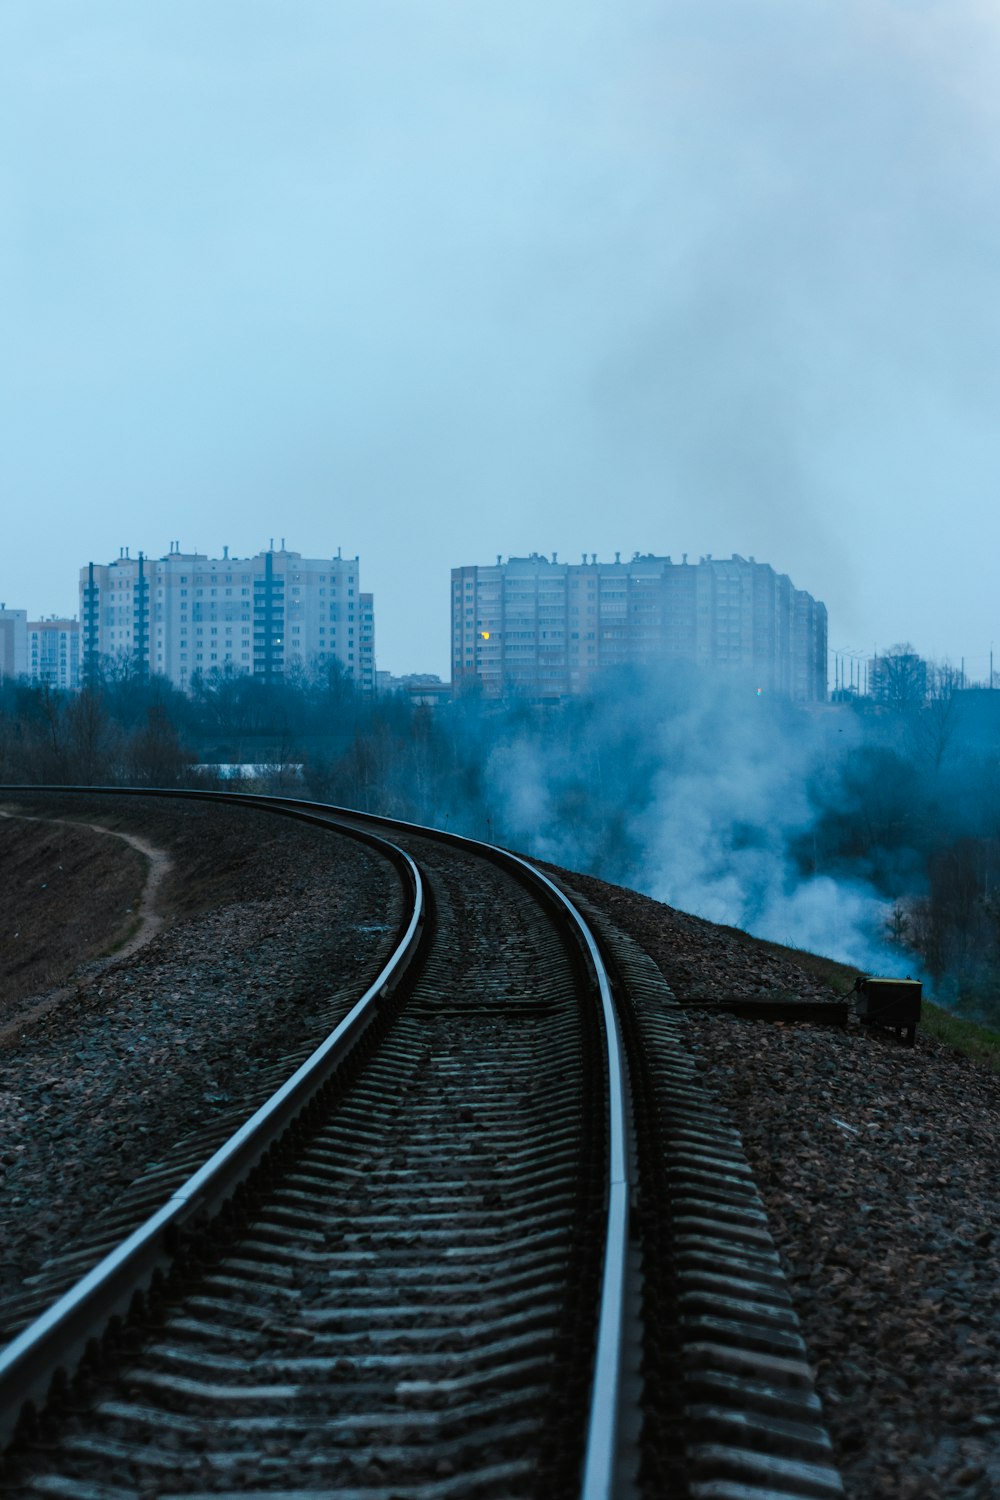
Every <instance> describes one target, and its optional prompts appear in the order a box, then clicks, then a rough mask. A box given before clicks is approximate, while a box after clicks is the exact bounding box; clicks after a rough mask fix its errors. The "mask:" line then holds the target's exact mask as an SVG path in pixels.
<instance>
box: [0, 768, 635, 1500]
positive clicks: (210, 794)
mask: <svg viewBox="0 0 1000 1500" xmlns="http://www.w3.org/2000/svg"><path fill="white" fill-rule="evenodd" d="M36 792H53V793H58V792H61V793H64V794H70V793H72V794H80V795H100V794H109V793H110V794H118V795H130V796H133V797H134V796H162V797H191V798H194V799H198V800H205V801H218V802H228V803H237V804H239V805H242V806H253V807H259V808H262V809H273V810H276V811H279V810H280V811H283V812H285V813H286V814H287V815H290V816H293V817H301V818H302V819H303V820H304V821H308V822H317V823H320V824H322V823H324V822H326V823H328V824H335V826H337V827H338V828H342V829H343V828H345V827H347V826H349V825H350V824H351V823H353V824H354V825H355V826H356V827H359V828H360V827H364V826H366V825H373V824H374V825H378V826H380V827H383V828H389V829H393V830H396V831H398V832H401V833H403V834H406V835H410V836H413V837H417V838H431V839H435V840H437V841H439V842H441V843H444V844H447V845H450V846H452V847H458V848H463V849H467V850H468V851H469V852H471V853H475V854H477V855H478V856H479V857H481V858H487V859H489V860H490V861H491V862H493V863H496V864H500V865H501V866H507V867H508V868H509V869H511V870H513V871H517V872H519V873H520V876H521V878H522V879H524V880H526V881H527V882H528V883H529V884H530V885H534V886H535V887H540V888H541V889H542V890H543V891H544V893H545V895H546V898H547V899H548V900H549V902H550V903H552V904H553V905H555V906H556V908H557V910H559V911H561V912H562V913H563V916H564V917H565V919H566V920H567V921H568V923H569V925H570V927H571V929H572V930H573V931H574V932H575V934H576V938H577V941H578V942H579V944H580V946H581V948H582V950H583V953H584V954H585V957H586V961H587V963H588V966H589V968H590V970H591V977H592V979H593V981H594V983H595V986H596V988H597V992H598V995H599V997H600V1012H601V1019H602V1022H603V1029H604V1036H605V1048H606V1052H605V1064H606V1069H607V1111H608V1113H607V1147H608V1153H607V1178H606V1184H605V1199H606V1203H605V1242H604V1256H603V1268H602V1275H601V1302H600V1309H599V1313H598V1320H597V1337H596V1341H595V1350H594V1362H593V1372H592V1377H591V1395H590V1403H589V1416H588V1423H587V1435H586V1443H585V1448H584V1457H583V1463H582V1473H581V1483H580V1491H579V1493H580V1497H581V1500H612V1497H613V1496H614V1494H615V1491H616V1484H615V1479H616V1468H617V1463H618V1430H619V1424H620V1406H621V1392H622V1380H621V1367H622V1343H623V1330H624V1320H625V1294H626V1268H627V1257H628V1235H629V1193H630V1182H629V1163H628V1147H627V1141H628V1109H629V1106H628V1084H627V1075H626V1070H625V1065H624V1062H623V1050H622V1040H621V1033H620V1029H619V1025H618V1020H617V1018H616V1015H615V1008H614V1003H613V1000H612V994H611V981H610V978H609V975H608V971H607V968H606V966H605V963H604V960H603V958H602V956H601V951H600V947H599V945H598V943H597V940H596V938H595V937H594V934H593V932H592V931H591V929H590V926H589V924H588V923H587V921H586V920H585V918H584V917H583V915H582V913H581V912H580V911H579V910H578V909H577V908H576V906H575V905H574V904H573V902H572V901H570V899H569V898H568V897H567V896H566V894H565V893H564V892H563V891H561V890H560V889H559V887H558V886H557V885H556V884H555V882H554V881H552V880H550V879H549V877H548V876H547V875H545V874H544V873H543V872H542V871H541V870H539V869H537V868H536V866H534V865H532V864H531V863H530V862H529V861H528V860H526V859H523V858H522V857H521V856H520V855H517V854H514V853H512V852H511V851H510V850H507V849H503V848H501V847H499V846H498V845H495V844H488V843H485V842H484V841H482V840H480V839H472V838H467V837H466V836H465V835H463V834H457V833H451V832H447V831H445V830H444V829H438V828H431V827H425V826H423V825H421V824H417V823H409V822H406V821H405V820H403V819H398V818H389V817H383V816H380V815H378V814H376V813H366V812H360V811H358V810H356V809H352V808H344V807H338V806H334V805H331V804H327V803H320V802H312V801H309V800H307V799H303V798H292V797H278V796H272V795H266V794H262V793H242V792H236V793H231V792H215V791H204V790H192V791H187V790H184V789H180V788H177V789H174V788H161V789H156V788H134V787H128V788H125V787H80V786H20V787H17V786H0V796H5V797H6V796H16V795H17V794H19V793H20V794H21V795H26V794H28V795H30V794H32V793H36ZM401 852H402V851H401ZM407 858H408V856H407ZM415 869H416V867H415V866H414V870H415ZM418 879H419V875H418ZM373 988H374V987H373ZM352 1014H353V1012H352ZM349 1019H350V1018H349V1017H348V1018H347V1020H349ZM341 1024H342V1026H343V1025H346V1020H345V1022H343V1023H341ZM340 1029H341V1028H340V1027H338V1032H339V1031H340ZM324 1045H325V1044H324ZM310 1061H311V1060H310ZM265 1108H266V1106H265ZM255 1118H256V1117H255ZM249 1123H252V1122H248V1124H249ZM223 1149H225V1148H223ZM213 1160H214V1158H213ZM202 1170H206V1169H202ZM198 1176H200V1174H197V1173H196V1174H195V1177H194V1178H192V1179H191V1182H192V1183H193V1182H194V1181H195V1180H196V1179H197V1177H198ZM185 1186H187V1184H186V1185H185ZM182 1191H183V1189H182ZM168 1206H169V1205H168ZM165 1211H166V1210H161V1213H162V1212H165ZM155 1217H159V1216H155ZM153 1222H154V1221H153V1220H151V1221H150V1223H151V1224H152V1223H153ZM134 1238H135V1236H133V1239H134ZM129 1243H131V1242H130V1241H128V1242H126V1244H129ZM124 1248H125V1247H124V1246H123V1247H122V1250H124ZM119 1253H121V1252H114V1253H113V1255H112V1256H110V1257H108V1259H109V1260H113V1259H114V1258H115V1255H117V1254H119ZM102 1264H104V1263H102ZM96 1269H97V1270H99V1269H100V1267H98V1268H96ZM92 1274H96V1271H95V1273H92ZM88 1279H89V1278H88ZM83 1284H84V1283H81V1284H80V1285H81V1286H82V1285H83ZM75 1290H76V1288H74V1291H75ZM72 1295H73V1293H69V1294H67V1296H72ZM65 1301H66V1298H63V1299H62V1300H61V1302H60V1303H57V1304H56V1305H55V1307H54V1308H53V1309H51V1312H52V1314H55V1313H56V1312H57V1310H58V1309H59V1307H60V1306H61V1305H62V1302H65ZM48 1316H49V1315H48V1314H45V1315H43V1317H42V1318H41V1319H39V1320H38V1323H36V1324H33V1325H32V1329H33V1328H36V1327H38V1326H39V1325H40V1324H42V1323H44V1322H45V1319H46V1318H47V1317H48ZM32 1329H28V1330H26V1331H25V1334H24V1335H22V1338H26V1337H27V1335H28V1334H30V1333H31V1331H32ZM19 1343H20V1340H15V1343H14V1344H12V1345H10V1346H9V1349H8V1351H7V1353H8V1354H9V1353H10V1352H11V1351H12V1350H14V1349H15V1348H16V1346H17V1345H18V1344H19ZM4 1368H5V1367H4V1363H3V1360H2V1358H0V1405H2V1395H3V1389H4ZM21 1399H22V1400H23V1399H24V1397H23V1396H22V1398H21Z"/></svg>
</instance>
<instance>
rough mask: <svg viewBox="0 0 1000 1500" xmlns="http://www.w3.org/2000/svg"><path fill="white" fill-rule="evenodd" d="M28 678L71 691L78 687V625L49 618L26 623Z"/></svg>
mask: <svg viewBox="0 0 1000 1500" xmlns="http://www.w3.org/2000/svg"><path fill="white" fill-rule="evenodd" d="M28 676H29V677H30V678H31V680H32V682H47V683H48V684H49V685H50V686H51V687H55V688H64V689H66V690H67V691H70V692H75V691H76V690H77V688H79V686H80V624H79V621H78V620H64V619H60V618H59V617H58V616H57V615H51V616H50V617H49V618H48V619H47V620H29V621H28Z"/></svg>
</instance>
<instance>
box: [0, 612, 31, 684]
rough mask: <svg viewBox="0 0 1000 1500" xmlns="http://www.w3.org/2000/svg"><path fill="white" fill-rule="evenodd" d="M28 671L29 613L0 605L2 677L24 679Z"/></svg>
mask: <svg viewBox="0 0 1000 1500" xmlns="http://www.w3.org/2000/svg"><path fill="white" fill-rule="evenodd" d="M27 670H28V611H27V610H26V609H8V608H7V606H6V604H0V677H23V676H25V674H26V673H27Z"/></svg>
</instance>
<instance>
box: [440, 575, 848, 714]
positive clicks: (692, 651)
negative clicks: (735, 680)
mask: <svg viewBox="0 0 1000 1500" xmlns="http://www.w3.org/2000/svg"><path fill="white" fill-rule="evenodd" d="M451 623H452V642H451V648H452V680H453V683H454V686H455V690H456V691H457V692H460V691H461V690H462V688H463V687H464V686H467V685H468V684H470V683H473V682H474V683H477V684H479V685H480V688H481V691H482V692H483V693H484V694H485V695H486V696H487V697H490V698H499V697H503V696H505V695H507V694H509V693H519V694H522V695H524V696H526V697H529V698H534V699H558V698H561V697H565V696H567V695H572V694H576V693H581V692H584V691H586V690H587V689H588V688H589V687H590V686H591V685H592V684H593V683H594V681H595V679H596V678H597V677H598V675H599V674H600V673H603V672H606V671H608V670H609V669H610V668H614V667H624V666H633V665H638V666H641V665H654V664H656V663H661V662H665V661H686V662H690V663H692V664H694V665H695V666H697V667H699V668H704V669H725V670H728V671H730V672H736V673H741V674H742V675H744V676H745V677H746V678H748V679H752V680H753V681H754V683H755V684H756V686H758V687H759V688H761V689H762V690H763V691H766V692H769V693H780V694H783V695H785V696H787V697H790V698H794V699H797V700H799V701H801V702H821V701H823V700H824V699H825V698H826V662H827V655H826V633H827V620H826V606H825V605H823V604H820V603H819V602H818V601H817V600H816V599H813V598H812V596H811V595H810V594H807V593H805V592H804V591H803V590H802V589H796V588H794V587H793V586H792V583H791V581H790V579H789V578H788V577H787V576H786V575H785V574H782V573H775V571H774V569H773V568H772V567H771V566H770V565H769V564H768V563H758V562H756V561H755V560H754V559H753V558H752V557H751V558H743V557H740V556H738V555H737V554H736V553H734V554H733V556H732V557H731V558H729V559H727V560H726V561H722V560H717V559H715V558H712V557H710V556H709V557H703V558H701V559H700V561H699V562H698V563H689V562H688V560H687V557H686V556H685V557H684V559H683V561H682V562H680V563H674V562H673V561H672V560H671V559H670V558H669V557H656V556H654V555H652V554H645V555H640V554H639V553H636V554H635V555H634V557H633V558H632V560H631V561H630V562H622V560H621V554H620V553H616V554H615V560H614V562H613V563H599V562H598V561H597V557H596V554H591V557H590V560H589V562H588V560H587V555H586V553H585V554H584V557H583V561H582V562H580V563H560V562H559V561H558V560H557V558H556V555H555V554H554V553H553V555H552V558H551V559H549V558H547V557H545V556H543V555H541V554H539V553H537V552H534V553H532V554H531V555H530V556H529V557H511V558H508V560H507V561H506V562H503V561H501V559H500V558H499V557H498V558H497V560H496V564H495V565H494V566H493V567H475V566H474V567H464V568H454V569H452V575H451Z"/></svg>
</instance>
